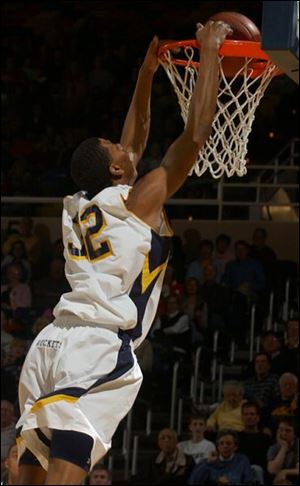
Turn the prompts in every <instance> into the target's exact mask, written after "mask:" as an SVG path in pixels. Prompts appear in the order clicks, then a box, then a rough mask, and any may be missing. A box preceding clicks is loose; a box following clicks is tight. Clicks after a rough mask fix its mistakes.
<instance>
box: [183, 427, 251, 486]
mask: <svg viewBox="0 0 300 486" xmlns="http://www.w3.org/2000/svg"><path fill="white" fill-rule="evenodd" d="M216 442H217V452H212V453H210V456H209V458H208V460H206V461H204V462H202V463H201V464H200V465H198V466H196V467H195V468H194V470H193V471H192V474H191V476H190V479H189V482H188V484H195V485H202V484H255V478H254V474H253V471H252V469H251V466H250V463H249V459H248V458H247V457H246V456H245V455H244V454H239V453H237V452H236V451H237V448H238V437H237V433H236V432H235V431H234V430H230V429H223V430H221V431H220V432H219V433H218V435H217V441H216Z"/></svg>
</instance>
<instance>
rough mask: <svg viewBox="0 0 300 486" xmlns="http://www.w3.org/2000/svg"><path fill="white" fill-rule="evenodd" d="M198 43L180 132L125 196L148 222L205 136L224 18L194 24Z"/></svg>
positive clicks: (156, 216) (186, 170) (172, 190)
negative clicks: (192, 83) (193, 77)
mask: <svg viewBox="0 0 300 486" xmlns="http://www.w3.org/2000/svg"><path fill="white" fill-rule="evenodd" d="M197 27H198V29H197V33H196V37H197V39H198V41H199V42H200V43H201V66H200V68H199V73H198V78H197V81H196V84H195V89H194V93H193V96H192V99H191V102H190V107H189V115H188V119H187V124H186V127H185V129H184V131H183V133H182V134H181V135H180V136H179V137H178V138H177V139H176V140H175V142H173V144H172V145H171V146H170V147H169V149H168V151H167V153H166V155H165V156H164V158H163V160H162V164H161V166H160V167H158V168H157V169H154V170H152V171H151V172H148V174H146V175H145V176H144V177H142V178H141V179H140V180H138V181H137V182H136V183H135V184H134V186H133V189H132V191H131V192H130V195H129V197H128V200H127V207H128V208H129V209H130V210H131V211H133V212H134V213H135V214H136V215H137V216H139V217H140V218H141V219H143V220H144V221H145V222H146V223H148V224H150V225H151V226H154V227H157V221H158V219H159V214H160V211H161V208H162V206H163V204H164V203H165V202H166V200H167V199H168V198H169V197H170V196H172V195H173V194H174V193H175V192H176V191H177V190H178V189H179V188H180V187H181V186H182V184H183V183H184V181H185V179H186V178H187V176H188V173H189V171H190V170H191V168H192V167H193V165H194V164H195V162H196V159H197V155H198V153H199V150H200V149H201V147H202V146H203V145H204V143H205V142H206V140H207V139H208V137H209V135H210V131H211V126H212V122H213V119H214V116H215V111H216V100H217V93H218V83H219V63H218V50H219V48H220V46H221V44H222V42H223V41H224V39H225V37H226V35H227V34H228V33H229V32H231V29H230V27H229V26H228V25H227V24H225V23H224V22H221V21H219V22H212V21H209V22H208V23H207V24H206V25H205V27H203V26H202V25H201V24H197Z"/></svg>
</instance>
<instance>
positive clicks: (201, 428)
mask: <svg viewBox="0 0 300 486" xmlns="http://www.w3.org/2000/svg"><path fill="white" fill-rule="evenodd" d="M189 430H190V432H191V434H192V438H191V439H189V440H185V441H182V442H178V445H177V447H178V449H179V450H181V451H182V452H184V454H186V455H188V456H192V458H193V460H194V462H195V464H200V462H202V461H204V459H207V458H208V454H209V452H210V451H215V450H216V446H215V444H214V443H213V442H211V441H210V440H207V439H205V437H204V434H205V431H206V416H205V415H204V414H201V413H197V414H193V415H191V416H190V419H189Z"/></svg>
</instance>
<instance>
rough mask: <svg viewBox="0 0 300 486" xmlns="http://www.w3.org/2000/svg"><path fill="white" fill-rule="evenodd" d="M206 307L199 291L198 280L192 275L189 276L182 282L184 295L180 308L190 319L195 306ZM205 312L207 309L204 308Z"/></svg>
mask: <svg viewBox="0 0 300 486" xmlns="http://www.w3.org/2000/svg"><path fill="white" fill-rule="evenodd" d="M199 306H200V307H202V306H204V307H206V306H205V303H204V300H203V298H202V295H201V293H200V284H199V281H198V280H197V279H196V278H194V277H189V278H187V279H186V281H185V283H184V295H183V304H182V308H183V310H184V312H185V313H186V314H187V315H188V316H189V317H190V319H192V317H193V316H194V313H195V309H196V307H199ZM205 312H207V310H205Z"/></svg>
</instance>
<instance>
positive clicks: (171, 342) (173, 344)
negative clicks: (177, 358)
mask: <svg viewBox="0 0 300 486" xmlns="http://www.w3.org/2000/svg"><path fill="white" fill-rule="evenodd" d="M152 335H153V336H154V337H155V338H156V339H158V340H159V341H160V342H162V343H163V346H164V348H165V349H169V350H170V351H171V353H172V354H173V353H175V354H176V353H179V354H186V353H187V352H188V351H189V345H190V325H189V317H188V315H187V314H185V313H184V312H182V311H181V310H180V299H179V298H178V297H177V296H175V295H173V296H172V295H170V297H169V298H168V299H167V312H166V314H164V315H161V316H160V317H158V318H157V319H156V321H155V322H154V325H153V329H152Z"/></svg>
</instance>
